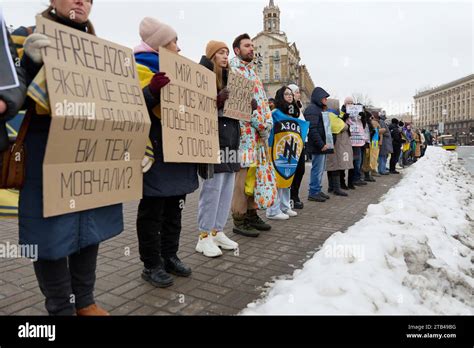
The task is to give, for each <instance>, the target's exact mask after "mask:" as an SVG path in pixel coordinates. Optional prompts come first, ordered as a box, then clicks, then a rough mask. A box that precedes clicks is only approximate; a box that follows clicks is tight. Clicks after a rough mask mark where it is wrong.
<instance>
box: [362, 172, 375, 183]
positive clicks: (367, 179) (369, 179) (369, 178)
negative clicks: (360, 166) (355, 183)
mask: <svg viewBox="0 0 474 348" xmlns="http://www.w3.org/2000/svg"><path fill="white" fill-rule="evenodd" d="M364 181H365V182H375V179H374V178H373V177H372V175H371V174H370V171H369V172H365V173H364Z"/></svg>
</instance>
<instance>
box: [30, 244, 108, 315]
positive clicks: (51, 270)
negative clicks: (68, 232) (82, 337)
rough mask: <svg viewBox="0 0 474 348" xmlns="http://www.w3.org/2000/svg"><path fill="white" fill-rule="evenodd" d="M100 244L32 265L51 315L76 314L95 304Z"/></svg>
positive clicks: (41, 260)
mask: <svg viewBox="0 0 474 348" xmlns="http://www.w3.org/2000/svg"><path fill="white" fill-rule="evenodd" d="M98 252H99V245H98V244H97V245H91V246H88V247H85V248H83V249H81V250H79V251H78V252H76V253H74V254H72V255H69V256H68V257H63V258H62V259H59V260H54V261H52V260H43V259H40V260H38V261H36V262H34V263H33V266H34V269H35V274H36V279H38V285H39V288H40V290H41V292H42V293H43V295H44V296H45V297H46V301H45V306H46V310H47V311H48V313H49V315H74V314H75V310H76V309H81V308H85V307H87V306H89V305H91V304H94V286H95V269H96V265H97V254H98Z"/></svg>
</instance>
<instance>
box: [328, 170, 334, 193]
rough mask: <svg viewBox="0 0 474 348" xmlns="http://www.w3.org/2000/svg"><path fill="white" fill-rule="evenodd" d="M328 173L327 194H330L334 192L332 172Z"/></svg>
mask: <svg viewBox="0 0 474 348" xmlns="http://www.w3.org/2000/svg"><path fill="white" fill-rule="evenodd" d="M327 173H328V192H329V193H331V192H332V191H334V187H333V183H332V182H333V180H332V178H333V175H332V172H327Z"/></svg>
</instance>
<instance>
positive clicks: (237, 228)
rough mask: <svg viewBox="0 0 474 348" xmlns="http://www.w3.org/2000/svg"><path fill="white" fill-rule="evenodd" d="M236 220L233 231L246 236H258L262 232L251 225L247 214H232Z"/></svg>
mask: <svg viewBox="0 0 474 348" xmlns="http://www.w3.org/2000/svg"><path fill="white" fill-rule="evenodd" d="M232 218H233V220H234V229H233V232H234V233H236V234H240V235H242V236H246V237H258V236H259V235H260V232H258V231H257V230H256V229H255V228H253V227H252V226H250V225H249V223H248V221H247V215H246V214H242V215H241V214H232Z"/></svg>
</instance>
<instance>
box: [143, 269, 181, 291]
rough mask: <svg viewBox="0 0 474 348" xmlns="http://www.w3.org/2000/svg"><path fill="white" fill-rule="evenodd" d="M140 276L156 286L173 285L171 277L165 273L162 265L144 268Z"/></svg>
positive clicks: (165, 286)
mask: <svg viewBox="0 0 474 348" xmlns="http://www.w3.org/2000/svg"><path fill="white" fill-rule="evenodd" d="M142 278H143V280H146V281H147V282H148V283H150V284H151V285H153V286H156V287H157V288H167V287H168V286H171V285H173V277H171V276H170V275H169V274H168V273H166V271H165V269H164V267H163V266H162V265H160V266H158V267H156V268H144V269H143V272H142Z"/></svg>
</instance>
